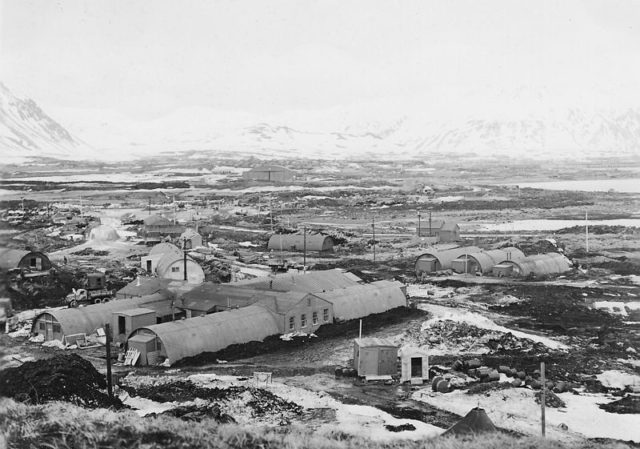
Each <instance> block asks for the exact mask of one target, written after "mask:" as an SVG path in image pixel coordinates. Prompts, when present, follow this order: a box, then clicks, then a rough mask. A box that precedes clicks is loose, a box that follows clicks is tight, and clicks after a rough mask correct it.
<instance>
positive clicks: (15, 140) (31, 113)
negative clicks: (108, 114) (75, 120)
mask: <svg viewBox="0 0 640 449" xmlns="http://www.w3.org/2000/svg"><path fill="white" fill-rule="evenodd" d="M85 147H86V145H85V144H84V143H83V142H81V141H79V140H78V139H76V138H74V137H73V136H72V135H71V134H70V133H69V132H68V131H67V130H66V129H65V128H64V127H62V126H61V125H60V124H59V123H58V122H56V121H55V120H53V119H52V118H51V117H49V116H48V115H47V114H46V113H45V112H44V111H43V110H42V109H41V108H40V107H39V106H38V105H37V104H36V102H35V101H33V100H31V99H28V98H26V99H21V98H17V97H16V96H15V95H13V94H12V93H11V92H10V91H9V89H7V88H6V87H5V86H4V84H2V83H0V149H1V150H2V155H3V162H5V163H6V162H19V161H21V160H24V159H25V158H29V157H39V156H49V157H55V158H62V159H75V158H76V157H77V155H78V154H79V153H80V150H82V149H83V148H85Z"/></svg>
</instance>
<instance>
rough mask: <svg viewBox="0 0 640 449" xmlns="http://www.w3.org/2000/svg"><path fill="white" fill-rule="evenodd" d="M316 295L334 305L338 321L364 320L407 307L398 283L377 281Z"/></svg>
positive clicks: (405, 298)
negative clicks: (370, 316) (364, 318)
mask: <svg viewBox="0 0 640 449" xmlns="http://www.w3.org/2000/svg"><path fill="white" fill-rule="evenodd" d="M316 295H317V296H319V297H320V298H322V299H325V300H326V301H328V302H329V303H331V304H332V306H333V315H334V317H335V319H336V320H337V321H347V320H353V319H356V318H362V317H365V316H367V315H372V314H375V313H382V312H386V311H387V310H391V309H395V308H396V307H403V306H406V305H407V297H406V296H405V294H404V292H403V291H402V284H401V283H400V282H397V281H377V282H372V283H370V284H363V285H354V286H351V287H346V288H339V289H335V290H331V291H328V292H325V293H316Z"/></svg>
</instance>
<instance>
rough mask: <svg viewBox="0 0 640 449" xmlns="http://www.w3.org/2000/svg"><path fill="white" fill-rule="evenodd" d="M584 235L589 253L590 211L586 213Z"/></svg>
mask: <svg viewBox="0 0 640 449" xmlns="http://www.w3.org/2000/svg"><path fill="white" fill-rule="evenodd" d="M584 235H585V241H586V246H587V248H586V249H587V253H589V216H588V212H585V213H584Z"/></svg>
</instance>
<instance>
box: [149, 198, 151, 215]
mask: <svg viewBox="0 0 640 449" xmlns="http://www.w3.org/2000/svg"><path fill="white" fill-rule="evenodd" d="M149 215H151V197H149Z"/></svg>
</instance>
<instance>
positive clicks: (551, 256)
mask: <svg viewBox="0 0 640 449" xmlns="http://www.w3.org/2000/svg"><path fill="white" fill-rule="evenodd" d="M500 265H510V266H511V267H513V268H512V271H511V274H510V275H511V276H514V277H527V276H534V277H540V276H549V275H554V274H561V273H566V272H567V271H569V270H571V261H569V259H567V258H566V257H565V256H564V255H562V254H559V253H546V254H536V255H533V256H527V257H524V258H521V259H516V260H504V261H502V262H501V263H500Z"/></svg>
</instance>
